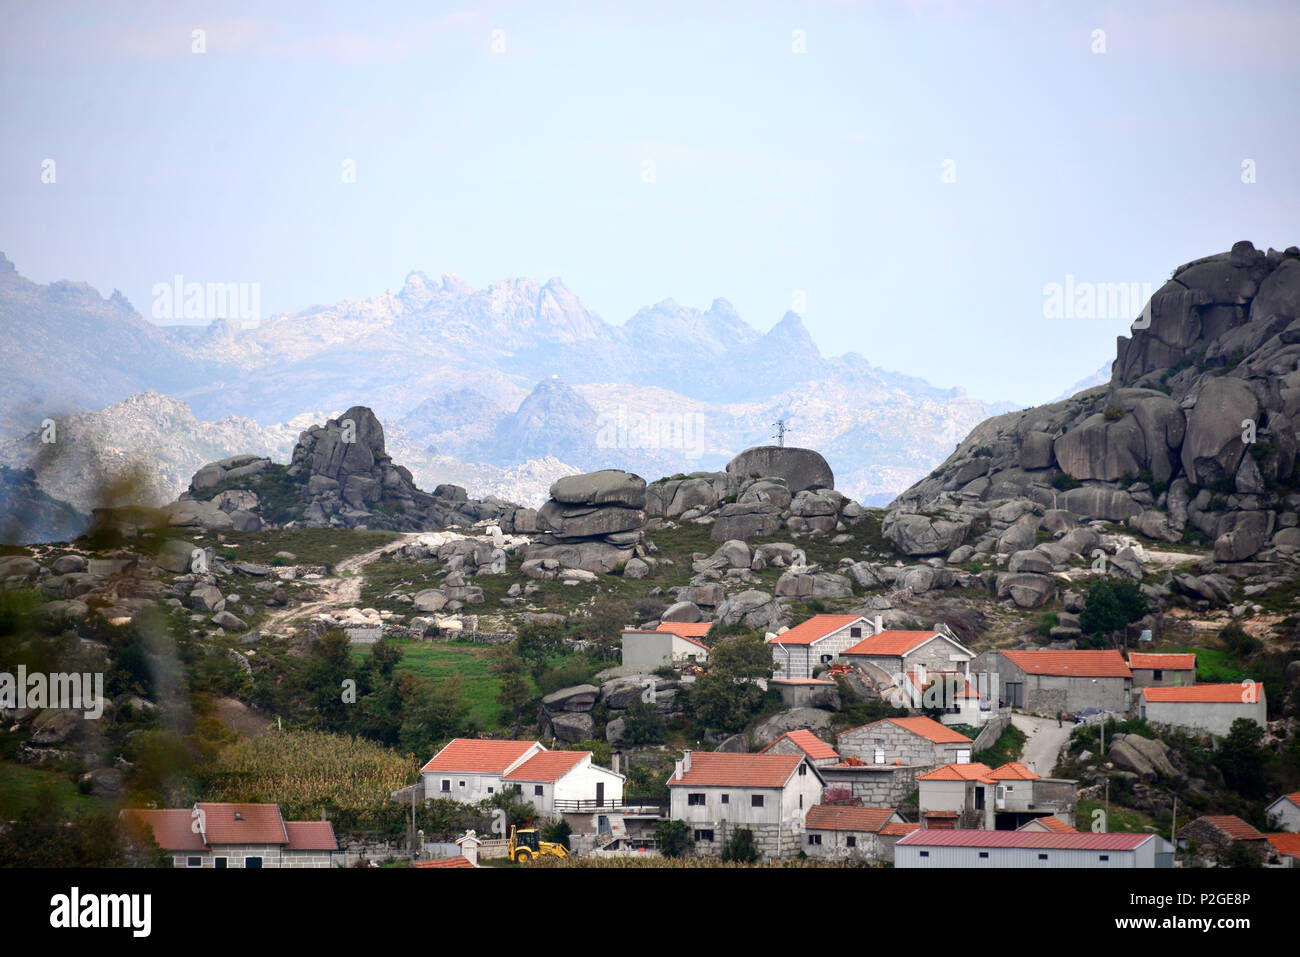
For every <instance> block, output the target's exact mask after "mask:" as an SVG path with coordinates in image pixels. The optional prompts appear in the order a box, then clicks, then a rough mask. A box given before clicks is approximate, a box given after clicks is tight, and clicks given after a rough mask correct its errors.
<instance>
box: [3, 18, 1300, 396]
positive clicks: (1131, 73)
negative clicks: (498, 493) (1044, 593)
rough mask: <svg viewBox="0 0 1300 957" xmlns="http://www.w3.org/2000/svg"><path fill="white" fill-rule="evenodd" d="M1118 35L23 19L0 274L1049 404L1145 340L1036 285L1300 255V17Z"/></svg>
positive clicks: (850, 27) (1127, 22) (764, 23)
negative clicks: (767, 349)
mask: <svg viewBox="0 0 1300 957" xmlns="http://www.w3.org/2000/svg"><path fill="white" fill-rule="evenodd" d="M1136 6H1138V5H1133V4H1124V3H1114V4H1111V3H1058V2H1045V3H1038V2H1020V3H1014V4H1013V3H977V2H957V0H938V2H929V0H922V2H914V3H901V2H892V0H880V2H866V3H854V2H812V3H799V4H794V3H763V2H750V3H743V4H740V3H737V4H722V3H710V2H707V0H696V2H690V3H677V2H673V0H666V2H657V3H655V4H636V5H633V4H626V3H622V4H592V3H571V4H563V5H558V4H550V3H496V2H491V0H485V2H481V3H480V2H475V3H473V4H439V3H427V2H426V3H411V4H401V3H372V4H357V3H346V4H326V3H305V2H301V3H300V2H277V0H264V2H255V3H216V2H208V3H189V2H184V0H179V2H176V0H169V2H138V3H128V4H100V3H72V2H66V3H60V2H53V3H46V4H23V5H21V6H19V5H16V4H10V5H8V7H7V8H6V9H5V10H4V12H3V13H2V14H0V17H3V22H4V28H3V29H2V30H0V95H2V96H3V102H4V103H5V106H4V108H3V110H0V251H3V252H4V253H5V254H6V255H7V256H8V257H9V258H10V259H11V260H13V262H14V263H15V264H16V266H17V268H18V270H19V271H20V272H21V273H23V274H24V275H26V276H28V277H30V278H32V279H34V280H36V281H38V282H50V281H53V280H57V279H73V280H78V281H86V282H89V283H90V284H91V285H93V286H95V287H96V288H98V289H100V290H101V291H102V292H103V293H104V294H106V295H107V294H109V293H110V292H111V291H112V290H113V289H120V290H121V291H122V292H123V293H124V294H125V295H126V296H127V297H128V299H129V300H130V301H131V302H132V304H133V305H134V306H135V307H136V309H137V310H139V311H140V312H141V313H142V314H143V315H145V316H146V317H149V316H150V315H151V308H150V307H151V303H152V301H153V295H152V289H153V286H154V285H155V284H157V283H160V282H170V281H172V277H174V276H175V275H178V274H179V275H182V276H184V277H185V280H186V281H198V282H220V283H230V282H247V283H258V284H259V288H260V305H261V312H262V315H263V316H269V315H272V314H275V313H279V312H296V311H298V310H301V309H304V308H306V307H308V306H309V305H311V304H314V303H330V302H336V301H338V300H340V299H343V298H348V297H366V296H372V295H377V294H380V293H382V292H384V291H385V290H388V289H393V290H396V289H399V288H400V287H401V285H402V282H403V280H404V278H405V276H406V274H407V273H408V272H410V271H412V270H422V271H424V272H426V273H428V274H429V275H430V276H432V277H435V278H436V277H438V276H440V275H442V274H444V273H454V274H456V275H457V276H459V277H460V278H461V279H463V280H465V281H467V282H469V283H470V284H472V285H474V286H476V287H479V288H482V287H485V286H487V285H489V284H490V283H492V282H495V281H498V280H501V279H505V278H509V277H515V276H529V277H532V278H535V279H537V280H539V281H544V280H546V279H549V278H552V277H560V278H562V279H563V281H564V282H565V284H566V285H568V286H569V288H570V289H572V290H573V291H574V292H575V293H576V294H577V295H578V296H579V297H580V298H581V299H582V301H583V302H584V303H585V304H586V306H587V307H588V308H590V309H592V310H593V311H594V312H596V313H597V314H598V315H600V316H601V317H602V318H603V319H605V320H606V321H608V322H611V323H614V324H621V323H622V322H624V321H626V320H627V319H628V318H629V317H631V316H632V315H633V314H635V313H636V312H637V311H638V310H639V309H641V308H643V307H645V306H647V305H650V304H652V303H655V302H658V301H661V300H663V299H668V298H672V299H675V300H676V301H677V302H679V303H682V304H684V305H689V306H694V307H697V308H700V309H705V308H707V307H708V306H709V304H710V303H711V302H712V300H713V299H714V298H717V297H723V298H726V299H728V300H730V301H731V302H732V304H733V305H734V306H735V307H736V309H737V311H738V312H739V314H740V315H741V316H742V317H743V318H744V319H745V320H746V321H748V322H749V323H751V324H752V325H754V326H755V327H757V328H759V329H760V330H766V329H768V328H770V327H771V326H772V325H774V324H775V323H776V322H777V321H779V320H780V319H781V317H782V315H783V314H784V313H785V312H786V311H787V310H788V309H791V308H795V309H796V311H799V312H801V314H802V315H803V318H804V322H805V323H806V325H807V327H808V329H809V331H810V332H811V334H812V336H813V338H814V340H815V341H816V342H817V344H818V346H819V347H820V348H821V350H822V352H823V353H824V354H827V355H838V354H841V353H845V352H858V353H860V354H862V355H863V356H865V357H866V358H867V359H868V360H869V361H870V362H871V363H873V364H874V365H877V366H880V367H883V368H886V369H890V370H895V371H899V372H905V373H908V374H910V375H916V376H920V377H922V378H924V379H926V380H928V381H930V382H931V383H933V384H935V385H938V386H942V387H952V386H961V387H963V388H965V389H966V390H967V391H968V392H969V393H970V394H971V395H973V396H976V397H977V398H981V399H984V400H986V401H997V400H1009V401H1012V402H1015V403H1017V404H1022V405H1028V404H1033V403H1037V402H1043V401H1047V400H1049V399H1051V398H1052V397H1054V396H1056V395H1058V394H1059V393H1060V392H1061V391H1062V390H1063V389H1065V388H1066V387H1067V386H1069V385H1070V384H1071V383H1073V382H1075V381H1076V380H1078V379H1081V378H1083V377H1085V376H1087V375H1089V374H1090V373H1092V372H1094V371H1095V370H1096V369H1098V368H1099V367H1100V366H1102V365H1103V364H1105V363H1108V362H1109V361H1110V360H1111V359H1113V357H1114V349H1115V337H1116V336H1117V335H1122V334H1124V333H1125V332H1126V331H1127V328H1128V326H1129V324H1130V322H1131V321H1132V319H1133V318H1134V316H1136V314H1137V312H1138V310H1139V309H1140V308H1141V303H1140V302H1139V303H1137V304H1136V305H1133V306H1131V307H1128V312H1127V314H1118V313H1120V312H1123V311H1124V310H1123V304H1122V303H1121V304H1120V308H1114V307H1111V308H1107V309H1104V310H1102V312H1103V313H1105V314H1103V315H1093V316H1092V317H1088V316H1087V315H1082V316H1081V315H1078V314H1073V315H1071V314H1070V313H1071V312H1074V311H1073V310H1067V312H1066V314H1065V315H1058V314H1053V312H1052V310H1051V309H1050V308H1049V307H1048V306H1047V301H1048V298H1049V296H1048V294H1047V293H1046V292H1045V290H1046V289H1048V288H1050V286H1051V284H1054V283H1055V284H1059V285H1060V286H1062V287H1064V286H1065V285H1066V284H1067V282H1068V283H1070V284H1071V287H1072V288H1075V289H1079V288H1083V287H1086V286H1096V285H1097V284H1118V283H1124V284H1149V285H1150V288H1158V287H1159V285H1160V283H1162V282H1163V281H1165V280H1166V279H1167V278H1168V277H1169V275H1170V273H1171V271H1172V270H1173V269H1174V268H1175V267H1176V266H1178V265H1180V264H1182V263H1184V262H1187V261H1190V260H1192V259H1196V258H1199V257H1201V256H1206V255H1210V254H1213V253H1216V252H1223V251H1226V250H1227V249H1228V248H1229V247H1230V246H1231V245H1232V243H1234V242H1236V241H1238V240H1241V239H1249V240H1251V241H1253V242H1254V243H1255V245H1256V246H1258V247H1259V248H1261V249H1263V248H1267V247H1269V246H1274V247H1276V248H1279V249H1281V248H1284V247H1286V246H1290V245H1294V244H1300V218H1298V217H1297V212H1298V211H1300V185H1298V184H1300V110H1297V108H1296V101H1295V96H1296V92H1297V90H1300V57H1297V52H1298V48H1300V5H1296V4H1294V3H1293V2H1292V3H1263V2H1261V3H1252V2H1248V0H1247V2H1240V0H1237V2H1231V3H1203V2H1198V0H1184V2H1177V3H1161V2H1152V3H1143V4H1141V5H1140V9H1134V7H1136ZM196 30H201V31H203V32H202V34H201V35H200V36H201V38H202V43H201V44H199V43H198V40H196V35H195V33H194V31H196ZM197 45H201V46H202V51H201V52H198V51H196V46H197ZM49 161H53V164H52V166H51V165H50V162H49ZM349 164H350V165H349ZM51 171H52V173H53V176H52V179H53V182H50V181H48V180H49V179H51V175H50V173H51ZM349 171H351V172H352V173H354V175H353V176H351V179H352V180H353V181H347V180H348V179H349ZM1138 288H1141V287H1138ZM1080 311H1082V310H1080Z"/></svg>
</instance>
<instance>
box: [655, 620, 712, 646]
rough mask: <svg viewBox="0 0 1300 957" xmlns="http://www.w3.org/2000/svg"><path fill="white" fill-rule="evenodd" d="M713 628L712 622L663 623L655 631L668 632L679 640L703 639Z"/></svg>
mask: <svg viewBox="0 0 1300 957" xmlns="http://www.w3.org/2000/svg"><path fill="white" fill-rule="evenodd" d="M712 627H713V622H711V621H661V622H660V623H659V627H658V628H656V629H655V631H667V632H670V633H672V634H674V635H677V637H679V638H703V637H704V636H705V635H707V634H708V633H709V629H710V628H712ZM698 643H699V642H696V644H698Z"/></svg>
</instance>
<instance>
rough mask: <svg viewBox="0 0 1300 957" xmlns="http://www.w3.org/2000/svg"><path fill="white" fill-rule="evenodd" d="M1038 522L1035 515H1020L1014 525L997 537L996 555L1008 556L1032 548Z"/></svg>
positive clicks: (1035, 539) (1035, 538)
mask: <svg viewBox="0 0 1300 957" xmlns="http://www.w3.org/2000/svg"><path fill="white" fill-rule="evenodd" d="M1039 522H1040V519H1039V517H1038V516H1037V515H1022V516H1021V517H1020V518H1018V519H1016V522H1015V524H1014V525H1012V526H1011V527H1010V528H1008V529H1007V530H1006V531H1005V532H1003V533H1002V534H1001V535H1000V536H998V554H999V555H1010V554H1013V553H1014V552H1018V551H1023V550H1025V549H1030V548H1033V547H1034V543H1035V542H1036V541H1037V535H1038V525H1039Z"/></svg>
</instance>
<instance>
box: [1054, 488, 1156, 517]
mask: <svg viewBox="0 0 1300 957" xmlns="http://www.w3.org/2000/svg"><path fill="white" fill-rule="evenodd" d="M1059 498H1060V504H1061V505H1063V506H1064V507H1065V508H1067V509H1069V510H1070V511H1071V512H1073V513H1074V514H1075V515H1077V516H1078V517H1079V518H1083V519H1095V518H1100V519H1105V520H1107V521H1111V522H1117V521H1119V520H1120V519H1123V518H1127V517H1128V516H1130V515H1132V514H1133V513H1134V512H1137V511H1140V509H1139V508H1138V504H1137V502H1135V501H1134V500H1133V496H1132V495H1130V494H1129V493H1128V492H1125V491H1123V490H1122V489H1117V488H1107V487H1105V486H1100V485H1085V486H1083V487H1082V488H1072V489H1070V490H1069V491H1068V492H1065V493H1063V494H1061V495H1060V497H1059Z"/></svg>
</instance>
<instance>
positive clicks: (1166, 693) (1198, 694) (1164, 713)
mask: <svg viewBox="0 0 1300 957" xmlns="http://www.w3.org/2000/svg"><path fill="white" fill-rule="evenodd" d="M1138 700H1139V704H1138V713H1139V714H1140V715H1141V716H1142V717H1143V718H1145V719H1146V720H1147V721H1149V722H1151V723H1152V724H1163V725H1168V726H1169V727H1173V728H1184V729H1186V730H1188V731H1194V732H1201V733H1206V734H1213V735H1218V736H1220V737H1222V736H1224V735H1226V734H1227V733H1228V732H1229V730H1231V728H1232V722H1234V721H1236V720H1237V719H1238V718H1246V719H1248V720H1250V721H1253V722H1255V723H1256V724H1258V725H1259V726H1260V727H1261V728H1263V727H1266V722H1267V720H1268V704H1267V701H1266V697H1265V694H1264V686H1263V685H1262V684H1259V683H1256V682H1253V681H1247V682H1240V683H1233V684H1203V685H1191V686H1190V687H1183V688H1174V687H1165V688H1143V689H1142V691H1141V695H1140V697H1139V699H1138Z"/></svg>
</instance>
